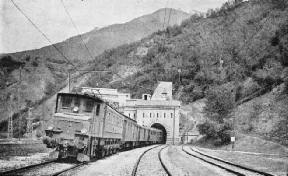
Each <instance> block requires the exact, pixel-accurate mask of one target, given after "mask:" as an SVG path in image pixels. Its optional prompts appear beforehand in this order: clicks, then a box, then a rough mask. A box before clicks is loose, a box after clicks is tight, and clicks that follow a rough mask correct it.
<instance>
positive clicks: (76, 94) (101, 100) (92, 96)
mask: <svg viewBox="0 0 288 176" xmlns="http://www.w3.org/2000/svg"><path fill="white" fill-rule="evenodd" d="M58 95H72V96H82V97H88V98H92V99H95V100H97V101H100V102H104V100H103V99H101V98H100V97H97V96H96V95H89V94H83V93H58Z"/></svg>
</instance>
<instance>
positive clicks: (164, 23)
mask: <svg viewBox="0 0 288 176" xmlns="http://www.w3.org/2000/svg"><path fill="white" fill-rule="evenodd" d="M167 5H168V0H166V7H165V15H164V21H163V25H162V29H164V26H165V20H166V10H167Z"/></svg>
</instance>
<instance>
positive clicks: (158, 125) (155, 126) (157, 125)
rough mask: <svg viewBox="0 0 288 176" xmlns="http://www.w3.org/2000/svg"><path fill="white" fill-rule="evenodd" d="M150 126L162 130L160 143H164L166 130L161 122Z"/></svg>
mask: <svg viewBox="0 0 288 176" xmlns="http://www.w3.org/2000/svg"><path fill="white" fill-rule="evenodd" d="M151 127H152V128H156V129H158V130H161V131H162V132H163V141H162V143H163V144H166V140H167V131H166V129H165V127H164V126H163V125H162V124H160V123H154V124H152V125H151Z"/></svg>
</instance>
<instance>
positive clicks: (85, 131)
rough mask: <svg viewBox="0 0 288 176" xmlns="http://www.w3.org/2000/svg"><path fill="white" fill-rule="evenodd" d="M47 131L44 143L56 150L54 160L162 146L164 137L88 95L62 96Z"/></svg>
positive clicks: (86, 159) (84, 159)
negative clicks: (160, 144)
mask: <svg viewBox="0 0 288 176" xmlns="http://www.w3.org/2000/svg"><path fill="white" fill-rule="evenodd" d="M45 131H46V136H45V137H44V138H43V143H44V144H46V145H47V147H48V148H55V151H54V152H52V153H50V156H51V157H53V158H56V157H58V158H62V157H74V158H77V160H78V161H88V160H89V159H90V158H91V157H103V156H105V155H110V154H113V153H116V152H117V151H118V150H120V149H129V148H133V147H136V146H139V145H146V144H149V143H159V142H161V141H160V139H161V136H160V137H159V135H162V133H161V131H160V130H157V129H152V128H148V127H142V126H139V125H137V122H136V121H135V120H133V119H130V118H129V117H127V116H125V115H123V114H122V113H120V112H118V111H117V110H116V109H114V107H113V106H111V105H110V104H109V103H107V102H105V101H104V100H102V99H101V98H99V97H97V96H95V95H94V94H86V93H59V94H58V95H57V99H56V108H55V113H54V116H53V122H52V124H51V125H49V126H48V128H47V129H46V130H45ZM157 140H159V141H157Z"/></svg>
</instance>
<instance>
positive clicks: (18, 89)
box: [0, 9, 190, 131]
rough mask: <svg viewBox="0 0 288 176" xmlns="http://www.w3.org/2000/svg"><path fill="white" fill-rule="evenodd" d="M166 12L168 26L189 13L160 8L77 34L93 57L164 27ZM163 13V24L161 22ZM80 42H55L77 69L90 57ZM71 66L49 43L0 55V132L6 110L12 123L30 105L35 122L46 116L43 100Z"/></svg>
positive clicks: (74, 39)
mask: <svg viewBox="0 0 288 176" xmlns="http://www.w3.org/2000/svg"><path fill="white" fill-rule="evenodd" d="M168 12H169V13H171V15H170V20H169V25H175V24H180V23H181V22H182V21H183V20H184V19H187V18H188V17H189V16H190V14H188V13H185V12H182V11H179V10H174V9H160V10H158V11H156V12H154V13H152V14H148V15H144V16H142V17H139V18H135V19H134V20H132V21H130V22H127V23H124V24H114V25H111V26H107V27H104V28H101V29H99V28H97V27H96V28H94V29H93V30H92V31H90V32H87V33H84V34H82V35H81V36H82V38H83V41H84V42H85V45H86V46H87V47H88V48H89V51H90V52H91V54H92V57H93V58H94V57H96V56H97V55H99V54H100V53H102V52H103V51H105V50H108V49H112V48H113V47H117V46H119V45H122V44H127V43H132V42H135V41H137V40H140V39H142V38H143V37H146V36H148V35H149V34H151V33H153V32H155V31H158V30H160V29H163V27H167V25H168V24H167V21H168V20H167V18H168ZM165 15H166V18H165V19H166V23H165V25H163V22H164V16H165ZM83 41H82V40H81V39H80V37H79V36H75V37H71V38H69V39H67V40H65V41H63V42H60V43H56V44H55V46H56V47H57V48H58V49H59V50H60V51H61V52H62V53H63V54H64V55H65V56H66V57H67V58H68V59H69V60H70V61H71V62H73V63H74V65H76V67H78V69H80V70H81V69H82V70H85V68H87V67H88V66H89V64H87V61H88V60H91V57H90V54H89V53H88V52H87V50H86V48H85V47H84V46H83ZM71 68H73V67H71V65H70V64H69V62H68V61H67V60H65V59H64V58H63V56H62V55H61V54H60V53H59V52H58V51H57V50H56V49H55V48H54V47H53V46H46V47H43V48H40V49H35V50H29V51H23V52H17V53H11V54H2V55H0V90H1V91H0V103H1V106H0V131H7V121H3V120H5V119H7V118H8V114H9V111H10V110H11V111H12V113H13V114H14V115H13V119H14V120H16V121H15V124H17V120H19V118H22V119H24V123H23V125H25V122H26V121H25V117H27V112H28V108H30V107H33V111H34V112H33V116H34V118H35V120H36V121H37V120H39V119H41V120H43V119H44V118H46V117H48V116H50V115H51V114H50V113H52V110H51V109H53V103H50V104H46V102H47V101H48V100H49V102H53V99H52V100H50V98H51V97H53V95H54V94H55V93H57V92H58V91H59V90H61V89H63V88H65V87H66V86H67V83H68V82H67V78H68V69H71ZM101 70H102V69H101ZM74 76H75V78H74V80H73V82H72V83H74V86H75V82H80V83H81V81H79V80H77V77H79V75H76V74H75V70H73V71H72V72H71V77H74ZM85 76H87V75H85ZM51 104H52V106H50V105H51ZM47 106H49V107H47ZM39 108H41V109H39ZM42 108H43V109H42ZM47 109H49V110H47ZM23 131H25V128H23Z"/></svg>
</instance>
